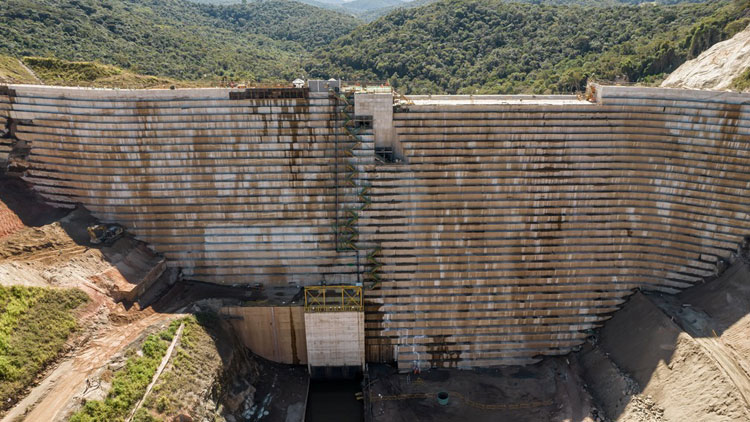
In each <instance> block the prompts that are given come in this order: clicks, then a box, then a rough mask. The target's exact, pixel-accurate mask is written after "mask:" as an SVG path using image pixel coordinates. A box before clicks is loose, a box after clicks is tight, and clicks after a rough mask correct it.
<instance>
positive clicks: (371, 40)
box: [307, 0, 750, 93]
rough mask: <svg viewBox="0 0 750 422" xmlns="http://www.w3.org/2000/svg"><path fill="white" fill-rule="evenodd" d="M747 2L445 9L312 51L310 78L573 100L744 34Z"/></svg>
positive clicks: (455, 4) (490, 4) (650, 76)
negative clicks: (596, 81)
mask: <svg viewBox="0 0 750 422" xmlns="http://www.w3.org/2000/svg"><path fill="white" fill-rule="evenodd" d="M749 3H750V2H748V0H742V1H734V2H729V1H710V2H704V3H695V4H693V3H683V4H679V5H657V4H642V5H615V6H607V7H603V6H592V5H589V4H572V5H550V4H519V3H508V2H505V1H501V0H445V1H441V2H438V3H434V4H431V5H428V6H425V7H422V8H418V9H408V10H399V11H397V12H394V13H392V14H390V15H388V16H386V17H383V18H381V19H378V20H377V21H375V22H372V23H370V24H368V25H366V26H363V27H361V28H358V29H357V30H355V31H354V32H352V33H351V34H349V35H346V36H344V37H342V38H340V39H338V40H337V41H336V42H335V43H334V44H333V45H331V46H327V47H326V48H325V49H320V50H318V51H317V53H316V55H315V58H314V59H313V60H311V61H310V62H308V63H307V70H308V71H309V73H310V74H311V75H312V76H323V75H326V76H328V75H332V76H335V77H341V78H345V79H374V80H386V79H388V80H389V81H390V82H391V83H392V84H393V85H394V86H396V88H398V89H400V90H401V91H404V92H407V93H428V92H430V93H474V92H477V93H516V92H536V93H544V92H553V93H554V92H571V91H575V90H578V89H581V88H583V86H584V84H585V82H586V80H587V78H589V77H592V76H594V77H597V78H600V79H605V80H614V79H619V80H627V81H633V82H648V81H651V80H656V79H659V78H661V77H662V76H663V75H664V74H665V73H668V72H670V71H672V70H674V69H675V68H676V67H678V66H679V65H680V64H681V63H682V62H684V61H685V60H686V59H688V58H691V57H695V56H697V55H698V54H700V52H702V51H703V50H705V49H706V48H708V47H710V46H711V45H713V44H714V43H716V42H718V41H721V40H723V39H726V38H728V37H731V36H732V35H733V34H734V33H736V32H738V31H739V30H741V29H743V28H744V27H745V26H747V24H748V23H749V22H750V20H748V19H747V17H746V16H747V13H748V5H749Z"/></svg>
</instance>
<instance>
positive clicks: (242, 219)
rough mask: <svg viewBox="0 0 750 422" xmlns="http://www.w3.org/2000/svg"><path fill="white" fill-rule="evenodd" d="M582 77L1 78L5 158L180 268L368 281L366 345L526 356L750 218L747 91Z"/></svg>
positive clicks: (460, 357)
mask: <svg viewBox="0 0 750 422" xmlns="http://www.w3.org/2000/svg"><path fill="white" fill-rule="evenodd" d="M589 94H590V95H589V96H588V99H580V98H578V97H575V96H411V97H408V98H406V97H402V96H398V95H394V94H393V93H392V92H391V91H390V90H388V89H378V90H364V89H354V88H353V87H347V86H339V83H338V82H329V83H327V82H325V81H310V82H309V83H308V84H307V86H306V87H304V88H283V89H281V88H278V89H270V88H266V89H260V88H258V89H178V90H102V89H77V88H60V87H45V86H27V85H10V86H2V87H0V128H4V129H0V130H2V133H4V135H3V138H2V139H1V141H2V145H1V146H0V152H2V157H0V159H2V161H5V162H6V163H7V168H8V171H9V172H11V173H15V174H18V175H20V176H21V177H22V178H23V179H24V180H25V181H27V182H28V183H30V184H31V185H32V186H33V187H34V189H35V190H36V191H38V192H39V193H40V194H41V195H42V196H43V197H44V198H45V199H46V200H47V201H49V202H50V203H52V204H55V205H58V206H63V207H74V206H76V205H77V204H82V205H84V206H85V207H86V208H88V209H89V210H91V212H92V213H93V214H94V215H95V216H97V217H98V218H99V219H101V220H104V221H109V222H117V223H120V224H122V225H124V226H125V227H126V228H127V230H128V231H129V232H131V233H133V234H134V235H135V236H137V237H138V238H139V239H141V240H143V241H146V242H148V243H149V244H150V245H152V247H153V248H154V249H155V250H156V251H158V252H160V253H162V254H163V255H164V256H165V257H166V258H167V262H168V265H170V266H173V267H179V268H180V269H181V271H182V274H183V276H184V277H186V278H190V279H195V280H201V281H206V282H211V283H222V284H243V285H244V284H250V285H255V284H256V283H261V284H262V285H264V286H267V287H273V286H289V285H293V286H295V287H296V286H297V285H299V286H315V285H321V284H326V285H328V286H330V285H361V286H363V291H364V293H363V295H364V311H365V312H364V323H363V327H364V346H363V348H364V353H365V357H366V360H367V361H370V362H391V361H396V362H397V363H398V365H399V368H401V369H411V368H414V367H436V366H437V367H446V366H451V367H470V366H491V365H504V364H513V363H530V362H534V361H536V360H538V359H539V358H540V357H541V356H544V355H555V354H564V353H567V352H569V351H571V350H573V349H575V348H576V347H577V346H579V345H580V344H581V343H582V342H583V340H584V339H585V337H586V336H587V335H588V334H587V332H588V331H589V330H591V329H593V328H595V327H597V326H599V325H600V324H601V323H602V322H603V321H604V320H605V319H607V318H608V317H609V316H610V315H611V313H612V312H614V311H616V310H617V309H618V306H619V305H620V304H622V303H623V301H624V300H625V298H626V297H627V296H629V295H630V294H631V293H632V292H633V291H634V290H635V289H638V288H641V289H650V290H659V291H665V292H676V291H678V290H679V289H682V288H685V287H688V286H690V285H692V284H694V283H696V282H699V281H701V280H703V279H704V278H706V277H709V276H712V275H714V274H716V272H717V268H720V267H721V266H722V265H723V262H725V261H726V260H728V259H729V258H730V256H731V255H732V253H733V252H734V251H736V250H737V248H738V245H740V244H741V243H743V242H744V241H745V238H746V236H748V234H750V217H749V216H748V211H749V209H748V205H747V204H748V198H750V96H748V95H741V94H733V93H725V92H705V91H688V90H677V89H656V88H639V87H619V86H600V85H593V86H592V87H591V92H590V93H589ZM290 316H291V314H290Z"/></svg>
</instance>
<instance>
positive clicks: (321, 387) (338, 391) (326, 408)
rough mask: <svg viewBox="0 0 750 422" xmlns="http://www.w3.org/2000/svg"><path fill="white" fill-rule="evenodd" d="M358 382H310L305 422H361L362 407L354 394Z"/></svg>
mask: <svg viewBox="0 0 750 422" xmlns="http://www.w3.org/2000/svg"><path fill="white" fill-rule="evenodd" d="M360 391H362V387H361V385H360V382H359V381H358V380H312V381H311V382H310V393H309V395H308V399H307V413H306V415H305V421H306V422H332V421H336V422H363V421H364V407H363V405H362V401H359V400H357V398H356V397H355V394H356V393H358V392H360Z"/></svg>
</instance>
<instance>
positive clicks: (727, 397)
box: [577, 260, 750, 422]
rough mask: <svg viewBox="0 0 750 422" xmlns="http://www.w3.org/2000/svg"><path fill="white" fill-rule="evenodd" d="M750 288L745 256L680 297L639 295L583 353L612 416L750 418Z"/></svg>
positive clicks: (631, 420) (626, 421)
mask: <svg viewBox="0 0 750 422" xmlns="http://www.w3.org/2000/svg"><path fill="white" fill-rule="evenodd" d="M748 286H750V270H749V268H748V265H747V264H746V263H744V262H743V261H742V260H740V261H738V262H737V263H735V264H734V265H733V266H732V267H730V268H729V269H728V270H727V271H726V272H725V273H724V274H723V275H722V276H721V277H720V278H719V279H718V280H715V281H712V282H708V283H705V284H701V285H699V286H696V287H694V288H691V289H688V290H686V291H685V292H683V293H681V294H679V295H676V296H667V295H655V294H651V295H643V294H640V293H638V294H636V295H634V296H633V297H632V298H631V299H630V300H629V301H628V303H627V304H626V305H625V306H624V308H623V309H622V310H620V311H618V312H617V313H615V315H614V317H613V318H612V319H611V320H610V321H608V322H607V323H606V324H605V325H604V328H603V329H602V330H601V332H600V334H599V337H598V342H597V343H596V345H595V346H594V347H592V346H591V345H590V344H587V345H586V347H585V348H584V350H583V351H582V352H581V353H580V354H579V355H577V358H578V359H579V361H580V362H581V366H582V367H583V368H584V378H585V380H586V382H587V383H588V385H589V388H590V390H591V391H592V393H593V395H594V397H595V398H596V399H597V401H599V402H600V404H601V405H602V407H603V408H604V409H605V410H606V412H607V414H608V415H609V416H610V417H611V418H612V419H613V420H617V421H620V422H636V421H684V420H701V421H738V420H750V400H749V399H750V395H749V394H748V392H750V372H749V371H748V367H749V366H750V359H749V358H748V356H749V355H748V354H747V353H746V351H747V350H748V339H747V333H748V332H750V307H749V306H748V303H750V290H748ZM740 333H742V334H740Z"/></svg>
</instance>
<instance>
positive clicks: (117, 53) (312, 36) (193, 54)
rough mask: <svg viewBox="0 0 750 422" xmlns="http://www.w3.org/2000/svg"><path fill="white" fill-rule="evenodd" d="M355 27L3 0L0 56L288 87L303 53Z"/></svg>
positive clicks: (177, 6) (269, 5) (316, 17)
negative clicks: (269, 82)
mask: <svg viewBox="0 0 750 422" xmlns="http://www.w3.org/2000/svg"><path fill="white" fill-rule="evenodd" d="M358 24H359V22H358V21H356V20H355V19H354V18H352V17H351V16H345V15H342V14H339V13H335V12H332V11H328V10H323V9H319V8H315V7H312V6H308V5H303V4H300V3H296V2H290V1H286V0H271V1H264V2H257V3H251V4H248V5H236V6H224V7H220V6H213V5H201V4H197V3H191V2H188V1H184V0H3V1H2V7H0V39H2V40H3V41H2V42H1V43H0V53H1V54H9V55H12V56H15V57H23V56H49V57H55V58H59V59H65V60H77V61H81V60H82V61H92V60H97V61H100V62H102V63H106V64H112V65H116V66H119V67H122V68H126V69H129V70H131V71H134V72H137V73H144V74H150V75H161V76H170V77H176V78H181V79H201V78H204V77H206V76H215V77H224V76H226V77H228V78H231V79H246V80H253V79H259V80H290V79H291V78H294V77H297V76H299V75H300V59H301V58H302V57H304V56H305V55H307V54H308V53H307V52H308V51H309V50H311V49H313V48H315V47H317V46H320V45H323V44H326V43H328V42H330V41H331V40H333V39H334V38H336V37H338V36H340V35H343V34H346V33H348V32H349V31H351V30H352V29H353V28H354V27H355V26H357V25H358Z"/></svg>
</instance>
